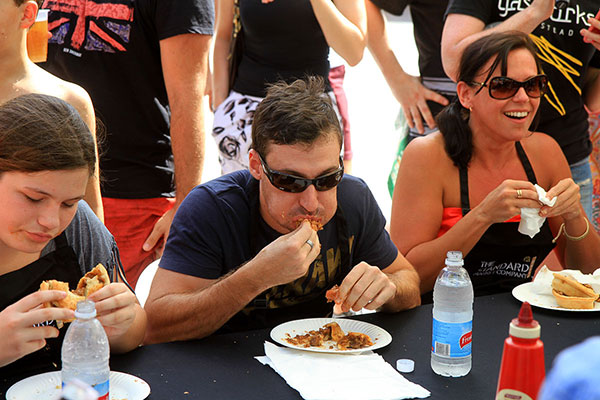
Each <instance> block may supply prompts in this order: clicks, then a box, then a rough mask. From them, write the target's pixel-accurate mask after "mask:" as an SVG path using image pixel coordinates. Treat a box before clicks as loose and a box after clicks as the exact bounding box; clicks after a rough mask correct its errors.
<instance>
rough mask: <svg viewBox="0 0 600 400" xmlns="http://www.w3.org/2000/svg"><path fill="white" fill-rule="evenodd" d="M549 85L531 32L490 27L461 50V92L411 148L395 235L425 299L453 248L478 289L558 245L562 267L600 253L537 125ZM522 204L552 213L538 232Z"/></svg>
mask: <svg viewBox="0 0 600 400" xmlns="http://www.w3.org/2000/svg"><path fill="white" fill-rule="evenodd" d="M546 90H548V87H547V79H546V77H545V75H543V73H542V71H541V68H540V62H539V60H538V59H537V56H536V55H535V49H534V45H533V43H532V42H531V40H530V39H529V37H528V36H527V35H525V34H522V33H519V32H511V33H500V34H491V35H488V36H485V37H484V38H482V39H479V40H477V41H475V42H474V43H472V44H471V45H470V46H468V47H467V49H466V50H465V52H464V53H463V56H462V59H461V63H460V70H459V78H458V85H457V93H458V101H455V102H453V103H452V104H451V105H450V106H448V107H447V108H446V109H445V110H444V111H443V112H442V113H441V114H440V115H439V116H438V119H437V120H438V125H439V127H440V131H441V132H439V133H435V134H433V135H430V136H427V137H425V138H422V139H417V140H415V141H414V142H412V143H411V145H410V146H408V147H407V149H406V151H405V153H404V156H403V158H402V162H401V165H400V170H399V173H398V179H397V181H396V190H395V192H394V197H393V204H392V220H391V236H392V239H393V241H394V242H395V243H396V245H397V246H398V248H399V249H400V251H401V252H402V253H403V254H405V255H406V257H407V259H408V260H409V261H410V262H411V263H412V264H413V265H414V266H415V268H416V269H417V272H418V273H419V275H420V277H421V293H422V295H423V301H431V290H432V288H433V285H434V283H435V279H436V277H437V275H438V273H439V271H440V270H441V269H442V267H443V266H444V263H443V260H444V257H445V254H446V252H447V251H448V250H461V251H462V252H463V254H465V255H466V258H465V267H466V268H467V270H468V271H469V274H470V275H471V279H472V281H473V286H474V289H475V294H476V295H483V294H491V293H497V292H501V291H508V290H510V289H512V288H513V287H515V286H516V285H518V284H520V283H523V282H526V281H528V280H530V279H531V278H532V276H533V275H534V271H535V269H536V268H537V267H538V266H539V265H540V264H541V263H542V262H543V261H544V259H545V258H546V256H547V255H548V253H549V252H550V251H551V250H552V249H553V248H554V246H555V244H556V246H557V255H558V257H559V259H560V261H561V263H562V264H563V265H564V266H565V267H569V268H578V269H581V270H582V271H585V272H589V271H591V270H593V269H594V268H595V267H597V265H598V263H599V262H600V239H599V237H598V235H597V234H596V233H595V231H594V229H593V228H591V227H590V223H589V221H588V220H587V219H586V217H585V214H584V212H583V210H582V208H581V205H580V203H579V198H580V196H579V188H578V186H577V185H576V184H575V183H574V182H573V180H572V179H571V174H570V170H569V165H568V163H567V161H566V159H565V157H564V155H563V153H562V151H561V149H560V147H559V146H558V144H557V143H556V142H555V141H554V139H552V138H551V137H550V136H548V135H545V134H542V133H538V132H534V129H532V128H533V127H535V115H536V111H537V110H538V107H539V104H540V97H541V96H542V95H543V93H544V92H545V91H546ZM536 183H537V184H538V185H539V186H541V187H542V188H543V189H545V190H546V191H547V197H548V198H549V199H552V198H554V197H556V198H557V200H556V203H555V205H554V206H553V207H549V206H542V204H541V203H540V202H539V201H538V193H537V191H536V188H535V186H534V184H536ZM522 208H534V209H539V212H538V215H540V216H542V217H547V219H546V221H545V222H544V224H543V225H542V227H541V230H540V232H539V233H537V234H536V235H535V236H533V237H532V238H530V237H529V236H526V235H523V234H521V233H519V232H518V225H519V221H520V212H521V209H522ZM555 237H556V240H554V238H555Z"/></svg>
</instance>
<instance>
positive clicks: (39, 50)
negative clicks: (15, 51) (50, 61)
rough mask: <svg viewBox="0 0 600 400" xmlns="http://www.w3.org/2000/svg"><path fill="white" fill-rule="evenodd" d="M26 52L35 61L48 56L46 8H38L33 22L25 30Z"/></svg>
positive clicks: (44, 59)
mask: <svg viewBox="0 0 600 400" xmlns="http://www.w3.org/2000/svg"><path fill="white" fill-rule="evenodd" d="M27 54H28V55H29V59H30V60H31V61H33V62H35V63H37V62H44V61H46V58H47V57H48V10H39V11H38V15H37V17H36V19H35V22H34V23H33V25H32V26H31V28H29V32H27Z"/></svg>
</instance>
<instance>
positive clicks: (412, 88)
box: [365, 0, 456, 195]
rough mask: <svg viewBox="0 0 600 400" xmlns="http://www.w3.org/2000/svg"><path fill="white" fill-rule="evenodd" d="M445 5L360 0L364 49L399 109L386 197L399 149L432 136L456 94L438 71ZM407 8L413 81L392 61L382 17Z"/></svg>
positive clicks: (426, 0)
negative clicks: (415, 67) (415, 57)
mask: <svg viewBox="0 0 600 400" xmlns="http://www.w3.org/2000/svg"><path fill="white" fill-rule="evenodd" d="M447 5H448V1H447V0H442V1H439V0H365V7H366V11H367V46H368V48H369V51H371V54H372V55H373V58H374V59H375V61H376V62H377V65H378V66H379V69H380V70H381V72H382V74H383V76H384V77H385V79H386V81H387V83H388V86H389V87H390V90H391V91H392V94H393V95H394V97H395V98H396V100H398V102H399V103H400V106H401V110H400V112H399V114H398V118H397V124H396V125H397V127H398V128H399V129H400V130H401V132H400V133H401V137H400V143H399V148H398V153H397V156H396V159H395V160H394V166H393V167H392V172H391V173H390V177H389V180H388V188H389V191H390V195H391V194H392V192H393V189H394V184H395V182H396V176H397V173H398V165H399V162H400V159H401V158H402V153H403V151H404V148H405V147H406V145H407V144H408V143H409V142H410V141H411V140H412V139H414V138H415V137H419V136H423V135H427V134H430V133H432V132H435V131H436V130H437V126H436V124H435V119H434V118H435V116H436V115H437V114H438V113H439V112H440V111H441V110H442V108H443V107H445V106H446V105H448V104H449V102H450V101H451V100H452V99H454V97H455V96H456V84H455V83H454V82H453V81H452V80H451V79H450V78H448V76H447V75H446V73H445V72H444V68H443V67H442V58H441V44H440V41H441V38H442V28H443V24H444V12H445V11H446V6H447ZM407 6H408V7H409V9H410V15H411V18H412V23H413V30H414V36H415V43H416V45H417V51H418V52H419V73H420V75H421V76H419V77H417V76H412V75H409V74H407V73H406V72H405V71H404V69H403V68H402V66H401V65H400V63H399V62H398V59H397V58H396V55H395V54H394V51H393V50H392V48H391V45H390V41H389V38H388V33H387V29H386V21H385V17H384V15H383V14H382V10H384V11H387V12H389V13H391V14H393V15H402V14H403V13H404V11H405V10H406V7H407ZM407 125H408V127H406V126H407Z"/></svg>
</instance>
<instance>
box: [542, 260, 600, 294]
mask: <svg viewBox="0 0 600 400" xmlns="http://www.w3.org/2000/svg"><path fill="white" fill-rule="evenodd" d="M555 272H557V273H560V274H562V275H566V276H570V277H571V278H573V279H575V280H576V281H577V282H580V283H587V284H589V285H591V286H592V289H594V292H596V293H600V268H598V269H597V270H595V271H594V272H593V273H592V274H584V273H583V272H581V271H579V270H577V269H563V270H560V271H552V270H549V269H548V267H546V266H545V265H544V266H543V267H542V268H540V272H538V273H537V275H536V276H535V279H534V280H533V285H532V286H531V291H532V292H534V293H536V294H548V295H552V280H553V279H554V273H555Z"/></svg>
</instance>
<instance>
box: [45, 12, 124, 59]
mask: <svg viewBox="0 0 600 400" xmlns="http://www.w3.org/2000/svg"><path fill="white" fill-rule="evenodd" d="M42 7H43V8H48V9H50V10H52V13H51V14H50V20H49V22H48V30H49V31H50V32H52V38H51V39H50V40H49V43H56V44H59V45H63V46H64V50H63V51H65V52H68V53H71V54H73V55H75V56H81V51H83V50H87V51H102V52H106V53H115V52H119V51H127V44H128V43H129V36H130V34H131V22H132V21H133V1H132V0H112V1H108V2H105V1H102V0H97V1H93V0H45V1H44V5H43V6H42Z"/></svg>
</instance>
